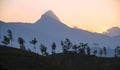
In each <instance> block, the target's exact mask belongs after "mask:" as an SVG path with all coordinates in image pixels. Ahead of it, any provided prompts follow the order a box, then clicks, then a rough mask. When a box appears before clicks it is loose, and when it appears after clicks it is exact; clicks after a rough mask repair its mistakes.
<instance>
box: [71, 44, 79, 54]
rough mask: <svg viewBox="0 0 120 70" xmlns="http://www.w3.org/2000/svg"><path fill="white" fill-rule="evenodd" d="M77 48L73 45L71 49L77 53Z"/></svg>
mask: <svg viewBox="0 0 120 70" xmlns="http://www.w3.org/2000/svg"><path fill="white" fill-rule="evenodd" d="M77 48H78V47H77V45H74V46H73V48H72V49H73V50H74V51H75V52H76V53H77Z"/></svg>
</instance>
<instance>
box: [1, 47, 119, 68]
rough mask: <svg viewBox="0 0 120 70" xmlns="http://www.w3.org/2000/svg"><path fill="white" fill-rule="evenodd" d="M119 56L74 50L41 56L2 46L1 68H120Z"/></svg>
mask: <svg viewBox="0 0 120 70" xmlns="http://www.w3.org/2000/svg"><path fill="white" fill-rule="evenodd" d="M119 66H120V59H119V58H100V57H95V56H81V55H79V54H76V53H74V52H69V53H66V54H63V53H59V54H55V55H49V56H40V55H37V54H35V53H31V52H27V51H22V50H19V49H15V48H10V47H7V46H0V70H120V67H119Z"/></svg>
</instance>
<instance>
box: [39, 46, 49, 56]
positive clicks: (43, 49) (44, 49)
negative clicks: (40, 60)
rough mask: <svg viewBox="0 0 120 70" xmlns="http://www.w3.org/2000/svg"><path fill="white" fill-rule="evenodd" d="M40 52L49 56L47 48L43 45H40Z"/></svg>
mask: <svg viewBox="0 0 120 70" xmlns="http://www.w3.org/2000/svg"><path fill="white" fill-rule="evenodd" d="M40 51H41V53H42V55H48V53H47V47H45V46H44V45H43V44H41V45H40Z"/></svg>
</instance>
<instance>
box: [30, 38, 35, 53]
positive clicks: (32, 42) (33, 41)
mask: <svg viewBox="0 0 120 70" xmlns="http://www.w3.org/2000/svg"><path fill="white" fill-rule="evenodd" d="M30 43H31V44H33V45H34V49H35V51H36V47H35V45H36V43H37V40H36V38H34V39H33V40H32V41H30Z"/></svg>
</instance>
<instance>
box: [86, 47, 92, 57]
mask: <svg viewBox="0 0 120 70" xmlns="http://www.w3.org/2000/svg"><path fill="white" fill-rule="evenodd" d="M86 50H87V55H88V56H90V53H91V49H90V47H87V48H86Z"/></svg>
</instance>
